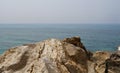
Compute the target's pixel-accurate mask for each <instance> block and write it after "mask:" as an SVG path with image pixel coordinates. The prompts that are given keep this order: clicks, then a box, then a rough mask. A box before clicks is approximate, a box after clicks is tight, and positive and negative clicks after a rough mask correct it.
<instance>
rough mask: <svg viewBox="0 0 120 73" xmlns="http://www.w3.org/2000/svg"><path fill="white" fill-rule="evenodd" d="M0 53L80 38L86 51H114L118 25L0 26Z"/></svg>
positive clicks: (119, 32)
mask: <svg viewBox="0 0 120 73" xmlns="http://www.w3.org/2000/svg"><path fill="white" fill-rule="evenodd" d="M0 25H1V26H0V53H3V52H4V51H5V50H7V49H8V48H11V47H14V46H18V45H22V44H25V43H34V42H39V41H42V40H45V39H49V38H57V39H63V38H67V37H73V36H80V37H81V39H82V42H83V44H84V45H85V46H86V48H87V49H88V50H91V51H96V50H104V51H115V50H116V49H117V46H119V45H120V25H119V24H102V25H101V24H97V25H96V24H84V25H83V24H81V25H79V24H41V25H39V24H0Z"/></svg>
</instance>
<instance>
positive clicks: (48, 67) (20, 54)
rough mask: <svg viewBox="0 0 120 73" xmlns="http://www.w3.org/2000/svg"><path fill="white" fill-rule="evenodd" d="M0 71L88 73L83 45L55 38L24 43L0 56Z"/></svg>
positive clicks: (0, 72) (4, 72)
mask: <svg viewBox="0 0 120 73" xmlns="http://www.w3.org/2000/svg"><path fill="white" fill-rule="evenodd" d="M78 40H79V41H78ZM76 42H79V44H80V39H76ZM0 73H88V66H87V55H86V52H85V50H84V49H83V47H79V46H77V45H75V44H73V43H71V44H70V43H68V42H66V41H60V40H57V39H49V40H45V41H42V42H38V43H35V44H24V45H23V46H18V47H15V48H11V49H9V50H7V51H6V52H5V53H4V54H3V55H2V56H0Z"/></svg>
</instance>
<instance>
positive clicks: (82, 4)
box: [0, 0, 120, 23]
mask: <svg viewBox="0 0 120 73" xmlns="http://www.w3.org/2000/svg"><path fill="white" fill-rule="evenodd" d="M0 23H120V0H0Z"/></svg>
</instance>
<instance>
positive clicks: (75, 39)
mask: <svg viewBox="0 0 120 73" xmlns="http://www.w3.org/2000/svg"><path fill="white" fill-rule="evenodd" d="M63 41H64V42H67V43H70V44H73V45H74V46H77V47H80V48H82V49H83V50H84V51H85V52H86V55H87V57H88V59H90V56H91V54H92V53H90V51H87V49H86V48H85V46H84V45H83V43H82V42H81V39H80V37H78V36H76V37H71V38H65V39H64V40H63Z"/></svg>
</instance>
